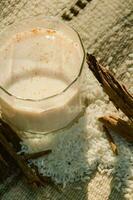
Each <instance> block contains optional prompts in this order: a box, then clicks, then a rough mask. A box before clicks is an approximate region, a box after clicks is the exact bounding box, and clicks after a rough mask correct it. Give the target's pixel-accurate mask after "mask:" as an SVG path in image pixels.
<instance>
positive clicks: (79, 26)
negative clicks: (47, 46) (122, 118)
mask: <svg viewBox="0 0 133 200" xmlns="http://www.w3.org/2000/svg"><path fill="white" fill-rule="evenodd" d="M76 2H79V3H76ZM132 10H133V1H132V0H126V1H125V0H110V1H109V0H100V1H99V0H81V1H80V0H79V1H77V0H29V1H27V0H0V30H3V29H4V28H5V27H6V26H7V25H9V24H12V23H14V22H15V21H17V20H20V19H22V18H25V17H28V16H32V15H38V14H44V15H53V16H58V17H59V18H60V19H62V20H63V18H65V20H64V21H65V22H66V23H69V24H71V25H73V26H74V27H75V28H76V30H77V31H78V32H79V33H80V35H81V38H82V40H83V43H84V46H85V48H86V50H88V51H89V52H91V53H92V52H93V53H95V55H96V56H97V57H99V58H100V59H101V62H103V63H106V64H108V65H109V67H110V68H111V69H112V70H113V71H114V72H116V75H119V78H120V79H122V80H123V81H125V82H127V81H126V80H127V79H124V72H125V71H126V68H127V67H128V65H129V64H131V59H132V58H133V54H131V50H132V48H133V42H132V39H133V26H132V25H133V14H132ZM62 16H63V17H62ZM126 84H127V86H130V85H131V84H133V82H132V80H130V81H128V82H127V83H126ZM116 184H117V182H115V183H114V182H113V177H110V178H109V177H107V176H106V175H100V174H98V173H97V172H96V173H95V174H94V176H93V177H92V179H91V180H90V181H89V182H87V183H81V182H79V183H75V184H70V185H69V186H67V187H66V188H65V189H64V190H63V191H62V192H58V191H57V190H56V188H55V187H53V186H46V187H45V188H43V189H42V188H39V189H32V188H30V187H28V186H27V185H26V184H25V183H24V180H23V178H22V177H21V176H20V175H19V174H16V175H15V173H14V174H13V175H12V176H11V177H9V178H8V179H7V180H6V181H5V183H4V184H3V185H1V187H0V199H2V200H30V199H31V200H33V199H35V200H41V199H43V200H45V199H46V200H48V199H49V200H66V199H69V200H71V199H73V200H78V199H79V200H82V199H84V200H88V199H89V200H106V199H112V200H118V199H120V200H122V199H124V197H123V196H122V194H121V192H120V191H117V190H116V189H115V185H116Z"/></svg>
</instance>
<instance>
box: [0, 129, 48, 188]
mask: <svg viewBox="0 0 133 200" xmlns="http://www.w3.org/2000/svg"><path fill="white" fill-rule="evenodd" d="M0 144H1V145H2V146H3V147H4V148H5V150H6V151H7V152H8V153H9V155H11V157H12V158H13V159H14V161H15V162H16V164H17V165H18V166H19V168H20V170H21V171H22V173H23V174H24V176H25V177H26V178H27V180H28V182H29V183H30V184H33V185H36V186H38V185H44V183H43V182H42V181H41V180H40V179H39V177H38V176H37V175H36V173H34V172H33V171H32V169H31V168H30V167H29V166H28V165H27V163H26V161H25V160H23V159H22V158H21V156H19V155H18V154H17V153H16V152H15V150H14V148H13V147H12V146H11V145H10V143H9V142H8V141H7V139H6V138H5V136H4V135H3V133H2V131H1V130H0Z"/></svg>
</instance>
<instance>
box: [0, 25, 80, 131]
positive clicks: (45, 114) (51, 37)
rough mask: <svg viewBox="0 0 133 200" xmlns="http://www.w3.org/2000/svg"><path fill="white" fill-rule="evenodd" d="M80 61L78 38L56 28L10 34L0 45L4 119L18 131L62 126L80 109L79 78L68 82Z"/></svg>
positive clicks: (1, 97) (74, 74)
mask: <svg viewBox="0 0 133 200" xmlns="http://www.w3.org/2000/svg"><path fill="white" fill-rule="evenodd" d="M82 61H83V51H82V48H81V44H80V43H79V41H74V40H73V39H71V37H69V36H68V35H65V34H64V33H63V32H62V31H61V30H55V29H50V28H42V27H34V28H33V27H32V28H31V29H29V30H24V31H21V32H18V33H16V34H14V35H12V37H10V38H9V39H8V40H6V42H5V43H4V45H2V46H1V47H0V67H1V68H2V72H1V73H0V86H1V87H2V89H3V88H4V90H2V89H1V90H0V105H1V112H2V116H3V117H4V119H5V120H6V121H7V122H8V123H9V124H11V125H12V126H13V127H14V128H15V129H17V130H20V131H21V133H22V132H23V131H28V132H34V133H35V132H42V133H46V132H51V131H53V130H57V129H60V128H63V127H65V126H66V125H68V124H69V123H70V122H71V121H72V120H73V119H74V118H76V116H77V115H78V114H79V112H80V111H81V108H80V106H81V105H80V104H81V102H80V100H81V99H80V87H79V80H77V81H74V80H75V79H76V77H78V73H79V71H80V67H81V65H82ZM73 82H74V83H73Z"/></svg>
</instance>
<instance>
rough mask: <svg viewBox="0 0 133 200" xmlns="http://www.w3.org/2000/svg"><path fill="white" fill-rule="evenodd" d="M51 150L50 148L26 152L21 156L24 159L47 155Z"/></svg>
mask: <svg viewBox="0 0 133 200" xmlns="http://www.w3.org/2000/svg"><path fill="white" fill-rule="evenodd" d="M51 152H52V150H51V149H48V150H44V151H40V152H37V153H31V154H30V153H27V154H24V155H23V156H22V157H23V158H24V160H29V159H36V158H39V157H42V156H45V155H48V154H50V153H51Z"/></svg>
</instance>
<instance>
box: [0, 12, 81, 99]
mask: <svg viewBox="0 0 133 200" xmlns="http://www.w3.org/2000/svg"><path fill="white" fill-rule="evenodd" d="M39 17H43V18H44V19H52V20H55V21H56V22H59V23H60V24H63V25H64V24H65V23H63V22H62V21H61V20H59V19H57V18H56V17H53V16H44V15H36V16H34V17H27V18H24V19H22V20H19V21H18V22H16V23H14V24H10V25H9V26H8V27H6V28H5V29H4V31H2V32H1V33H0V35H1V34H2V33H4V32H5V31H6V30H7V29H9V28H10V27H13V26H14V25H16V24H19V23H20V22H24V21H25V20H27V19H30V18H31V19H37V18H39ZM65 26H67V27H68V28H69V29H72V30H73V31H74V32H75V33H76V34H77V36H78V39H79V42H80V45H81V48H82V50H83V58H82V63H81V66H80V70H79V73H78V74H77V75H76V78H75V79H74V80H73V81H72V82H71V83H70V84H69V85H68V86H67V87H66V88H65V89H63V90H62V91H61V92H58V93H56V94H54V95H51V96H48V97H44V98H41V99H29V98H21V97H17V96H15V95H14V94H12V93H10V92H9V91H8V90H6V89H5V88H4V87H2V86H1V85H0V89H1V90H2V91H3V92H4V93H6V94H7V95H8V96H10V97H13V98H14V99H17V100H22V101H29V102H39V101H44V100H47V99H52V98H54V97H56V96H60V95H62V94H63V93H65V92H66V91H67V90H69V89H70V88H71V87H72V86H73V84H74V83H75V82H76V81H77V80H78V79H79V77H80V75H81V73H82V69H83V66H84V62H85V49H84V46H83V42H82V39H81V37H80V35H79V33H78V32H77V31H76V30H75V29H74V28H73V27H71V26H70V25H67V24H65Z"/></svg>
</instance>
